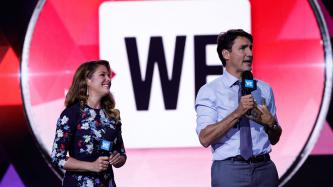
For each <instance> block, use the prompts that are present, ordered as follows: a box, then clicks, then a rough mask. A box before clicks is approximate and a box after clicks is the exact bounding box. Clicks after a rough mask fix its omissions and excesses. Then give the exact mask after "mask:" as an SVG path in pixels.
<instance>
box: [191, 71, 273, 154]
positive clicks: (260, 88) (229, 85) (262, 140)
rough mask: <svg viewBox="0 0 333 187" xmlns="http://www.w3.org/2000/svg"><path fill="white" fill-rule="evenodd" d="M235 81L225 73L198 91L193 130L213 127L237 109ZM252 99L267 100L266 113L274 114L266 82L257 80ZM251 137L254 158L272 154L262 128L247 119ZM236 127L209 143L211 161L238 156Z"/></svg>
mask: <svg viewBox="0 0 333 187" xmlns="http://www.w3.org/2000/svg"><path fill="white" fill-rule="evenodd" d="M236 81H238V79H237V78H236V77H234V76H233V75H231V74H230V73H228V72H227V71H226V70H225V71H224V72H223V75H221V76H220V77H218V78H216V79H215V80H213V81H211V82H209V83H207V84H205V85H204V86H202V87H201V88H200V90H199V92H198V95H197V98H196V102H195V110H196V112H197V127H196V131H197V134H198V135H199V133H200V131H201V130H202V129H204V128H205V127H207V126H208V125H212V124H215V123H217V122H219V121H221V120H223V119H224V118H225V117H227V116H228V115H229V114H230V113H232V112H233V111H235V110H236V108H237V107H238V89H239V86H238V84H235V82H236ZM252 96H253V97H254V99H255V101H256V102H257V103H258V104H263V100H265V101H266V105H267V108H268V110H269V111H270V112H271V113H272V115H273V116H275V115H276V107H275V101H274V96H273V91H272V88H271V87H270V86H269V85H268V84H267V83H265V82H263V81H260V80H258V81H257V90H255V91H253V92H252ZM250 127H251V136H252V145H253V146H252V152H253V155H255V156H256V155H260V154H265V153H269V152H271V144H270V141H269V139H268V135H267V133H266V132H265V129H264V126H263V125H260V124H258V123H256V122H254V121H252V120H250ZM239 144H240V136H239V128H237V127H236V128H231V129H229V131H228V132H227V133H226V134H225V135H224V136H223V137H221V138H220V139H218V140H217V141H216V142H215V143H213V144H212V153H213V160H224V159H226V158H229V157H233V156H236V155H239V154H240V149H239V146H240V145H239Z"/></svg>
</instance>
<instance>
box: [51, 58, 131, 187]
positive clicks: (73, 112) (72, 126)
mask: <svg viewBox="0 0 333 187" xmlns="http://www.w3.org/2000/svg"><path fill="white" fill-rule="evenodd" d="M110 72H111V70H110V66H109V63H108V62H107V61H104V60H98V61H91V62H86V63H84V64H81V65H80V67H79V68H78V69H77V71H76V72H75V75H74V78H73V82H72V85H71V87H70V89H69V91H68V93H67V95H66V100H65V106H66V109H65V110H64V111H63V112H62V113H61V115H60V117H59V119H58V121H57V128H56V136H55V139H54V144H53V149H52V153H51V159H52V162H53V164H54V165H56V166H58V167H60V168H61V169H64V170H65V171H66V172H65V176H64V179H63V186H71V187H72V186H112V187H114V186H116V185H115V182H114V175H113V171H112V166H114V167H116V168H118V167H121V166H123V165H124V164H125V162H126V154H125V148H124V144H123V140H122V136H121V122H120V115H119V111H118V110H117V109H115V108H114V107H115V101H114V99H113V96H112V94H111V93H110V87H111V78H110ZM67 152H68V153H69V156H67Z"/></svg>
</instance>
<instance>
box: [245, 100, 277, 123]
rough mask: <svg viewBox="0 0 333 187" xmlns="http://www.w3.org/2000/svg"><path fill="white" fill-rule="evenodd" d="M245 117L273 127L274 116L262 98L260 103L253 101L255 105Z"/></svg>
mask: <svg viewBox="0 0 333 187" xmlns="http://www.w3.org/2000/svg"><path fill="white" fill-rule="evenodd" d="M246 117H248V118H249V119H251V120H253V121H255V122H257V123H259V124H262V125H266V126H268V127H270V128H271V127H273V125H274V124H275V122H276V120H275V118H274V117H273V115H272V114H271V112H270V111H269V110H268V108H267V106H266V102H265V100H263V104H262V105H257V103H255V107H254V108H253V109H252V110H251V115H247V116H246Z"/></svg>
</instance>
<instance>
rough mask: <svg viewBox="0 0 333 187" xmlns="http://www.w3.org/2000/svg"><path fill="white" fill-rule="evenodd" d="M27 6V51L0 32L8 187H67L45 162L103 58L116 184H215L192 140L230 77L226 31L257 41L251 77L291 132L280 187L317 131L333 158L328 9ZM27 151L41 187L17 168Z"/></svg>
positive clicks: (226, 1)
mask: <svg viewBox="0 0 333 187" xmlns="http://www.w3.org/2000/svg"><path fill="white" fill-rule="evenodd" d="M31 4H32V5H30V6H31V7H34V11H33V12H32V11H31V13H32V14H31V17H30V16H27V17H29V18H30V21H29V22H24V23H26V32H25V33H17V36H20V35H23V36H24V37H23V38H22V40H21V42H20V41H16V42H12V41H11V38H12V36H11V35H9V37H8V33H9V32H6V30H4V31H3V33H2V35H1V41H3V43H4V45H2V46H4V47H3V50H2V51H1V52H2V53H1V54H0V55H1V56H0V57H1V64H0V72H1V77H0V80H1V81H2V83H3V90H6V91H3V92H2V93H0V94H2V95H0V96H1V97H0V98H1V99H0V101H1V102H0V104H1V111H2V112H1V111H0V112H1V134H2V135H3V137H2V138H1V140H2V147H1V150H2V152H3V154H2V155H4V156H3V159H2V160H4V163H5V165H4V166H5V167H3V169H2V171H3V172H2V174H3V175H4V176H5V177H4V180H3V182H2V184H10V181H13V180H8V181H6V176H11V177H13V176H14V177H17V180H16V181H18V182H17V184H16V185H24V184H25V185H35V186H36V185H42V184H43V181H45V183H47V182H48V181H54V182H52V184H54V185H55V186H57V185H60V178H61V176H62V175H63V173H62V172H61V171H59V170H58V169H57V168H53V167H52V166H51V165H50V164H49V159H50V158H49V154H50V152H51V147H52V144H53V138H54V135H55V123H56V120H57V118H58V116H59V115H60V113H61V111H62V110H63V109H64V104H63V103H64V97H65V94H66V93H67V91H68V88H69V86H70V84H71V80H72V77H73V73H74V71H75V70H76V68H77V67H78V66H79V65H80V64H81V63H83V62H85V61H87V60H94V59H106V60H108V61H110V65H111V68H112V71H113V73H112V74H113V77H112V87H111V92H112V93H113V94H114V96H115V99H116V103H117V108H119V109H120V111H121V116H122V122H123V137H124V140H125V146H126V148H127V154H128V161H127V163H126V165H125V166H124V167H123V168H120V169H116V170H115V174H116V178H117V179H116V180H117V183H118V184H119V186H135V184H142V186H147V187H149V186H152V187H153V186H171V185H172V186H175V185H178V186H198V187H199V186H209V185H210V165H211V154H210V149H205V148H203V147H201V146H200V144H199V141H198V138H197V135H196V133H195V126H196V121H195V120H196V114H195V111H194V100H195V96H196V93H197V91H198V89H199V88H200V87H201V86H202V85H203V84H205V83H206V82H207V81H210V80H213V79H214V78H216V77H217V76H218V75H220V74H221V73H222V72H223V69H222V66H221V62H220V61H219V59H218V56H217V53H216V36H217V34H218V33H220V32H222V31H225V30H227V29H230V28H242V29H244V30H246V31H248V32H251V33H252V34H253V36H254V65H253V66H254V75H255V77H256V78H258V79H262V80H264V81H266V82H268V83H269V84H270V85H271V86H272V87H273V90H274V94H275V95H274V96H275V99H276V105H277V115H278V118H279V122H280V124H281V126H282V128H283V134H282V137H281V140H280V142H279V143H278V144H277V145H276V146H273V151H272V153H271V157H272V159H273V160H274V161H275V163H276V165H277V169H278V172H279V176H280V182H281V185H284V184H286V183H287V181H288V180H289V179H291V178H292V176H293V175H294V174H295V173H296V171H297V170H298V169H299V168H300V167H301V165H302V164H303V163H304V161H305V160H306V158H307V157H308V155H309V154H310V153H311V151H312V149H313V147H314V145H315V143H316V142H317V140H318V137H319V135H320V133H321V132H322V136H321V137H324V138H321V139H319V140H320V141H319V143H318V146H317V147H316V149H314V152H313V154H332V153H333V150H332V149H330V148H329V147H326V146H329V145H327V144H323V143H321V142H324V141H326V142H327V141H332V137H333V135H332V130H331V127H329V124H328V123H327V122H326V116H327V113H328V111H329V106H330V100H331V91H332V52H331V44H330V34H329V31H330V30H329V28H331V27H329V26H330V24H331V22H328V21H327V18H330V15H329V13H328V10H327V9H326V8H325V6H324V5H325V4H324V3H323V2H321V1H315V0H313V1H305V0H294V1H288V0H283V1H280V2H279V3H278V4H276V3H271V2H269V1H260V0H252V1H248V0H209V1H207V0H188V1H181V0H179V1H177V0H174V1H167V0H165V1H163V0H162V1H87V2H82V1H70V2H66V3H64V2H60V1H56V0H50V1H38V2H31ZM324 18H326V20H325V19H324ZM5 19H8V20H10V19H13V18H10V17H8V18H5ZM303 20H306V22H304V21H303ZM4 23H5V22H4ZM24 23H22V25H23V26H24ZM27 23H29V24H27ZM4 25H5V26H6V27H9V28H10V27H11V25H10V24H9V25H8V24H7V25H6V24H4ZM327 26H328V27H327ZM6 27H4V28H6ZM7 40H9V41H7ZM20 45H21V46H23V47H21V48H20ZM15 46H19V47H17V48H16V49H15ZM15 52H16V53H15ZM14 128H15V130H14ZM24 137H28V138H24ZM27 140H28V141H27ZM15 141H18V142H20V144H19V145H16V143H14V142H15ZM21 143H22V144H21ZM29 147H31V150H29ZM331 147H332V146H331ZM22 151H24V152H27V153H28V154H29V153H31V158H32V160H33V161H32V162H31V165H37V168H39V172H40V173H44V171H45V174H43V175H45V178H44V179H41V181H40V182H36V179H34V177H35V176H34V174H31V173H30V174H26V173H25V171H26V170H29V169H30V167H29V165H25V166H23V164H24V161H22V160H19V159H20V157H19V156H18V154H22ZM29 158H30V157H28V158H27V159H29ZM7 160H11V161H10V162H13V164H14V166H15V169H16V170H14V168H12V167H11V166H10V163H9V162H8V161H7ZM37 168H34V169H37ZM16 172H18V174H19V175H18V176H17V175H16ZM8 173H9V174H8ZM37 173H38V172H37ZM7 178H8V177H7ZM14 181H15V180H14ZM7 182H9V183H7ZM11 185H12V183H11Z"/></svg>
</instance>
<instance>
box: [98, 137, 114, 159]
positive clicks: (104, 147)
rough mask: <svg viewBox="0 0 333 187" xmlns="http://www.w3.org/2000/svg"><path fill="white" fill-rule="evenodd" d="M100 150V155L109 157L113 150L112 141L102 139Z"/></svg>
mask: <svg viewBox="0 0 333 187" xmlns="http://www.w3.org/2000/svg"><path fill="white" fill-rule="evenodd" d="M98 150H99V156H107V157H109V156H110V155H111V151H112V142H111V141H109V140H106V139H102V140H101V142H100V144H99V146H98Z"/></svg>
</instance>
